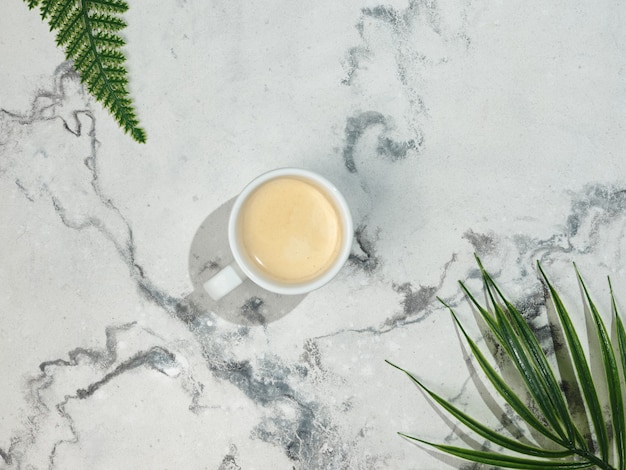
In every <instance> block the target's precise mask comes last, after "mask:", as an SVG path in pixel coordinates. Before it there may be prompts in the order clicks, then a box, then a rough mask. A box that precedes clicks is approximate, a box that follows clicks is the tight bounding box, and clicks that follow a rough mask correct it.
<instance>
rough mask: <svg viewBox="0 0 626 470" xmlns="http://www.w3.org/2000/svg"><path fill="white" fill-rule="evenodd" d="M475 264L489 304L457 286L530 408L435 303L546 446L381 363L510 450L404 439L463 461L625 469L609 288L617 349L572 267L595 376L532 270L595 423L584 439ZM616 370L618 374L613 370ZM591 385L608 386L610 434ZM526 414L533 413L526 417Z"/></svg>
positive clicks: (620, 329)
mask: <svg viewBox="0 0 626 470" xmlns="http://www.w3.org/2000/svg"><path fill="white" fill-rule="evenodd" d="M477 262H478V265H479V267H480V270H481V273H482V277H483V283H484V286H485V291H486V293H487V297H488V300H489V304H490V305H489V306H483V305H481V304H480V303H479V302H478V301H477V300H476V298H475V297H474V296H473V295H472V294H471V292H470V291H469V290H468V289H467V287H466V286H465V285H464V284H463V283H461V288H462V289H463V291H464V292H465V293H466V295H467V298H468V299H469V301H470V303H471V304H472V305H473V306H474V307H475V308H476V309H477V311H478V313H479V314H480V316H481V318H482V320H483V321H484V322H485V324H486V325H487V326H488V328H489V329H490V331H491V332H492V333H493V336H494V338H495V341H496V342H497V344H498V345H500V346H501V347H502V349H503V350H504V351H505V352H506V354H507V357H508V360H509V361H510V364H511V365H512V366H514V368H515V370H517V373H518V374H519V377H520V378H521V384H522V385H523V386H524V388H525V391H526V394H527V396H528V397H530V398H529V399H530V400H531V402H532V404H533V405H534V406H532V407H530V406H527V405H526V404H525V403H524V402H523V400H522V399H521V398H520V397H519V396H518V395H517V394H516V392H514V390H513V389H512V388H511V386H510V385H509V384H508V383H507V380H506V379H505V378H504V377H503V376H502V375H500V374H499V373H498V372H497V371H496V368H495V367H493V366H492V365H491V364H490V361H489V360H488V359H487V357H486V356H485V354H484V353H483V352H482V351H481V349H480V348H479V347H478V345H477V344H476V342H474V341H473V340H472V339H471V338H470V337H469V335H468V334H467V332H466V331H465V329H464V327H463V325H462V324H461V322H460V321H459V318H458V316H457V315H456V313H455V312H454V310H453V309H452V308H451V307H449V306H448V305H446V304H445V302H443V301H441V302H442V303H443V304H444V305H445V306H446V307H448V309H449V310H450V312H451V314H452V317H453V319H454V321H455V323H456V325H457V327H458V328H459V330H460V331H461V333H462V334H463V337H464V339H465V341H466V342H467V344H468V345H469V348H470V350H471V352H472V354H473V355H474V357H475V359H476V361H477V363H478V364H479V365H480V367H481V369H482V370H483V372H484V373H485V376H486V377H487V378H488V380H489V381H490V382H491V383H492V384H493V386H494V389H495V391H496V392H497V393H498V394H499V395H500V396H501V397H502V398H503V399H504V400H505V401H506V403H508V404H509V406H510V407H511V409H512V410H513V411H514V412H515V413H516V414H517V415H518V417H519V418H520V419H521V420H522V421H523V422H525V423H526V425H527V426H528V427H529V429H535V430H537V431H538V432H540V433H541V435H542V436H543V438H544V442H540V441H537V442H538V444H530V443H528V441H522V440H521V439H517V438H511V437H508V436H504V435H502V434H500V433H498V432H496V431H495V430H493V429H491V428H490V427H489V426H487V425H485V424H483V423H481V422H480V421H478V420H477V419H475V418H472V417H471V416H470V415H469V414H467V413H465V412H463V411H461V410H460V409H458V408H456V407H455V406H454V405H453V404H452V403H450V402H449V401H446V400H445V399H443V398H442V397H441V396H440V395H438V394H437V393H435V392H434V391H432V390H431V389H430V388H428V387H427V386H426V385H424V383H423V382H422V381H421V380H419V379H418V378H417V377H416V376H415V375H413V374H411V373H410V372H408V371H407V370H405V369H403V368H401V367H400V366H397V365H395V364H392V363H391V362H389V361H387V362H388V363H389V364H390V365H392V366H393V367H395V368H397V369H399V370H401V371H402V372H404V373H405V374H406V375H407V376H408V377H409V378H410V379H411V380H412V381H413V382H414V383H415V384H416V385H417V386H418V387H420V388H421V389H422V390H423V391H424V392H425V393H426V394H427V395H428V396H429V397H430V398H431V399H432V400H433V401H434V402H435V403H437V404H438V405H439V406H440V407H441V408H443V410H445V411H446V412H448V413H449V414H450V415H452V416H453V417H454V418H456V419H457V420H458V421H460V422H461V423H462V424H463V425H465V426H466V427H467V428H468V429H469V430H470V431H473V432H474V433H476V434H478V435H479V436H481V437H483V438H485V439H487V441H489V442H491V443H493V444H496V445H497V446H499V447H500V448H503V449H507V450H508V451H509V452H508V453H503V452H499V451H497V452H490V451H489V452H485V451H483V450H475V449H465V448H461V447H454V446H448V445H442V444H436V443H431V442H428V441H424V440H422V439H419V438H417V437H412V436H409V435H407V434H404V433H400V434H401V435H402V436H404V437H407V438H409V439H412V440H415V441H417V442H420V443H422V444H426V445H429V446H432V447H434V448H436V449H439V450H440V451H442V452H445V453H448V454H450V455H454V456H456V457H460V458H462V459H465V460H470V461H473V462H478V463H483V464H487V465H495V466H498V467H503V468H519V469H548V468H564V469H566V468H572V469H574V468H591V467H594V468H601V469H604V470H616V469H619V470H625V465H626V457H625V453H626V451H625V448H626V441H625V439H626V416H625V414H624V409H625V406H624V401H623V393H624V390H623V386H622V384H623V383H624V382H623V380H622V378H623V377H626V330H625V329H624V325H623V322H622V319H621V318H620V316H619V314H618V312H617V307H616V304H615V297H614V295H613V290H612V287H611V301H612V307H613V311H614V319H615V329H616V337H617V340H616V344H613V343H612V341H611V337H610V335H609V333H608V331H607V329H606V327H605V325H604V323H603V321H602V318H601V316H600V313H599V312H598V309H597V308H596V306H595V304H594V303H593V301H592V300H591V296H590V295H589V292H588V290H587V287H586V285H585V283H584V282H583V279H582V277H581V276H580V273H579V272H578V270H577V269H576V275H577V277H578V280H579V282H580V285H581V287H582V290H583V292H584V296H585V300H586V303H587V306H588V311H589V316H590V320H591V325H592V329H594V330H595V334H596V335H597V338H598V344H599V350H600V351H599V353H600V357H601V363H602V369H603V370H602V371H600V373H598V374H595V375H596V376H594V375H593V374H592V373H591V368H590V366H589V361H588V358H587V357H586V354H585V352H584V349H583V347H582V344H581V341H580V338H579V335H578V333H577V331H576V328H575V327H574V324H573V322H572V321H571V318H570V316H569V313H568V311H567V310H566V308H565V306H564V305H563V302H562V301H561V298H560V296H559V294H558V292H557V291H556V289H555V288H554V286H553V285H552V284H551V283H550V281H549V280H548V278H547V276H546V275H545V273H544V271H543V269H542V268H541V266H540V265H538V269H539V272H540V273H541V276H542V279H543V280H544V282H545V284H546V286H547V288H548V290H549V292H550V297H551V300H552V304H553V306H554V309H555V311H556V314H557V316H558V318H559V322H560V325H561V328H562V330H563V333H564V337H565V339H566V342H567V351H568V353H569V356H570V359H571V361H572V364H573V366H574V370H575V371H576V381H577V383H576V384H575V385H576V386H577V387H578V388H579V389H580V390H581V392H582V399H583V406H584V407H585V410H586V412H587V416H588V417H589V419H590V421H591V423H592V425H593V426H592V430H591V432H592V435H591V436H584V434H583V432H582V431H581V430H580V429H579V428H578V427H577V425H576V424H575V422H574V419H573V417H572V414H571V411H570V409H572V405H573V404H570V403H568V401H567V397H566V395H565V394H564V393H563V391H562V390H561V386H560V383H559V380H558V378H557V374H556V373H555V371H554V370H553V369H552V367H551V366H550V363H549V361H548V359H547V357H546V355H545V353H544V352H543V350H542V348H541V346H540V345H539V342H538V341H537V339H536V337H535V335H534V334H533V332H532V330H531V329H530V327H529V326H528V324H527V323H526V322H525V320H524V318H523V316H522V314H521V313H520V312H519V311H518V309H517V308H516V307H515V306H514V305H513V304H512V303H511V302H509V301H508V300H507V299H506V297H505V296H504V295H503V294H502V291H501V290H500V289H499V288H498V286H497V285H496V283H495V282H494V280H493V279H492V278H491V276H489V274H488V273H487V272H486V271H485V270H484V268H483V266H482V264H481V263H480V260H479V259H478V258H477ZM609 285H610V281H609ZM440 300H441V299H440ZM620 364H621V375H620V370H619V369H620ZM594 380H596V381H598V380H603V381H605V383H606V387H605V388H604V387H603V388H602V389H603V390H604V389H606V390H607V393H608V396H607V397H606V402H607V403H608V404H609V410H608V411H607V414H609V413H610V423H611V426H612V433H610V432H609V431H608V430H607V425H606V421H607V420H606V418H605V413H604V412H603V410H602V406H601V405H600V403H601V397H600V393H599V392H598V390H599V389H598V387H596V385H595V383H594ZM531 408H533V409H535V410H536V411H534V412H533V411H531ZM588 441H592V442H594V443H595V444H596V445H597V449H594V448H592V447H590V446H589V444H588ZM511 452H512V454H511Z"/></svg>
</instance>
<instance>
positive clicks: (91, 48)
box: [25, 0, 146, 143]
mask: <svg viewBox="0 0 626 470" xmlns="http://www.w3.org/2000/svg"><path fill="white" fill-rule="evenodd" d="M25 1H26V3H27V5H28V7H29V8H30V9H33V8H35V7H39V10H40V13H41V17H42V19H44V20H45V21H47V22H48V24H49V26H50V30H51V31H55V32H56V43H57V45H58V46H59V47H62V48H63V49H65V54H66V57H67V58H68V59H70V60H72V62H73V63H74V68H75V69H76V71H77V72H78V74H79V75H80V78H81V81H82V82H83V83H84V84H85V86H86V87H87V90H88V91H89V93H91V95H92V96H93V97H94V98H95V99H96V100H98V101H99V102H100V103H101V104H102V105H103V106H104V107H105V108H106V109H108V111H109V112H110V113H111V114H112V115H113V116H114V117H115V119H116V120H117V122H118V124H119V125H120V127H121V128H122V129H123V130H124V131H125V132H127V133H129V134H130V135H131V137H132V138H133V139H135V140H136V141H137V142H141V143H145V141H146V133H145V131H144V130H143V129H142V128H141V127H139V120H138V119H137V116H136V113H135V109H134V107H133V103H132V100H131V99H130V93H129V92H128V70H127V69H126V67H125V66H124V64H125V62H126V57H125V56H124V53H123V52H122V50H121V49H122V47H124V45H125V44H126V42H125V41H124V38H123V37H122V36H121V35H120V34H119V33H120V32H121V31H122V30H123V29H124V28H126V22H125V21H124V19H123V18H121V16H120V15H122V14H123V13H125V12H126V11H127V10H128V4H127V3H126V1H125V0H25Z"/></svg>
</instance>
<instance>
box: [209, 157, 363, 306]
mask: <svg viewBox="0 0 626 470" xmlns="http://www.w3.org/2000/svg"><path fill="white" fill-rule="evenodd" d="M282 177H293V178H296V179H299V180H302V181H305V182H308V183H309V184H311V185H312V186H314V187H316V188H317V189H318V190H319V191H320V192H323V194H325V195H326V198H327V199H328V201H330V202H331V203H332V205H333V206H334V208H335V210H336V213H337V216H338V219H339V224H340V227H341V234H342V235H341V240H340V246H339V248H338V254H337V255H336V257H335V258H334V261H332V263H330V265H329V266H328V267H327V269H325V270H324V271H323V272H321V273H319V274H318V275H317V276H316V277H314V278H313V279H310V280H307V281H302V282H282V281H279V280H277V279H275V278H273V277H272V276H270V275H268V274H267V273H265V272H263V271H262V270H261V269H259V267H258V266H257V265H255V263H254V262H253V261H252V260H251V259H250V257H249V256H248V255H247V254H246V249H245V247H244V246H243V242H242V240H241V238H242V236H241V227H240V224H241V221H240V213H241V210H242V206H243V205H244V204H245V203H246V201H247V200H248V198H249V197H250V195H251V194H252V193H254V191H255V190H257V189H258V188H259V187H261V186H262V185H264V184H265V183H267V182H269V181H271V180H273V179H277V178H282ZM352 238H353V225H352V216H351V215H350V209H349V207H348V204H347V202H346V200H345V198H344V197H343V195H342V194H341V193H340V192H339V190H337V188H336V187H335V186H334V185H333V184H332V183H331V182H330V181H328V180H327V179H326V178H324V177H322V176H320V175H318V174H317V173H314V172H312V171H308V170H303V169H300V168H280V169H277V170H272V171H269V172H267V173H264V174H262V175H260V176H258V177H257V178H255V179H254V180H253V181H252V182H250V183H249V184H248V185H247V186H246V187H245V188H244V189H243V191H242V192H241V193H240V194H239V196H237V199H236V200H235V204H234V205H233V208H232V209H231V213H230V218H229V221H228V242H229V244H230V249H231V251H232V254H233V257H234V258H235V260H234V261H233V262H232V263H231V264H229V265H228V266H226V267H225V268H223V269H222V270H221V271H219V272H218V273H217V274H215V275H214V276H213V277H212V278H211V279H209V280H208V281H207V282H205V283H204V288H205V290H206V291H207V293H208V294H209V295H210V296H211V298H213V300H219V299H221V298H222V297H224V296H225V295H226V294H228V293H229V292H231V291H232V290H234V289H235V288H236V287H238V286H239V285H241V283H242V282H243V281H244V280H246V279H250V280H251V281H252V282H254V283H255V284H257V285H259V286H260V287H262V288H264V289H266V290H268V291H270V292H274V293H276V294H282V295H300V294H306V293H308V292H311V291H313V290H315V289H318V288H320V287H322V286H323V285H324V284H326V283H328V282H329V281H330V280H331V279H332V278H333V277H335V275H337V273H338V272H339V271H340V270H341V268H342V266H343V265H344V264H345V262H346V260H347V259H348V256H349V255H350V249H351V246H352Z"/></svg>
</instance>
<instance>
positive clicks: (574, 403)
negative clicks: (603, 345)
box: [541, 279, 593, 445]
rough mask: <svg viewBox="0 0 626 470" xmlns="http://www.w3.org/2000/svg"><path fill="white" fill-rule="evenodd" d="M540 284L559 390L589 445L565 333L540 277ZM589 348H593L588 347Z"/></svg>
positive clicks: (583, 403)
mask: <svg viewBox="0 0 626 470" xmlns="http://www.w3.org/2000/svg"><path fill="white" fill-rule="evenodd" d="M541 286H542V288H543V292H544V296H545V298H546V316H547V318H548V325H549V326H550V333H551V337H552V345H553V348H554V360H555V363H556V371H558V377H559V378H560V386H561V391H562V392H563V395H564V396H565V400H566V402H567V406H568V408H569V411H570V414H571V416H572V419H573V421H574V424H575V425H576V427H577V428H578V429H579V430H580V432H581V433H582V435H583V436H584V437H585V439H587V440H588V443H589V444H590V445H591V428H590V422H589V418H588V416H587V412H586V408H585V402H584V399H583V395H582V391H581V388H580V385H579V382H578V377H577V375H576V371H575V367H574V363H573V360H572V356H571V353H570V350H569V346H568V344H567V340H566V338H565V333H564V332H563V328H562V326H561V322H560V320H559V317H558V314H557V312H556V307H555V305H554V301H553V300H552V298H551V297H550V292H549V289H548V286H547V285H546V284H545V282H544V281H543V279H541ZM581 290H582V287H581ZM581 295H582V296H583V305H584V306H585V307H584V309H585V317H586V318H587V317H588V307H587V305H586V302H585V301H584V294H583V292H582V291H581ZM587 326H588V325H587ZM590 349H593V348H591V347H590ZM544 352H545V351H544Z"/></svg>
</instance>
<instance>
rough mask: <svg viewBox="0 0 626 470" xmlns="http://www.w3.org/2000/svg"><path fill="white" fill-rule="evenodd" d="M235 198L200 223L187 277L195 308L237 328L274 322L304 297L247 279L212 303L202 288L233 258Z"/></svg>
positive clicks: (190, 256)
mask: <svg viewBox="0 0 626 470" xmlns="http://www.w3.org/2000/svg"><path fill="white" fill-rule="evenodd" d="M235 199H236V198H235V197H233V198H232V199H230V200H229V201H227V202H225V203H224V204H222V205H221V206H220V207H218V208H217V209H216V210H215V211H213V212H212V213H211V214H209V215H208V217H207V218H206V219H204V221H203V222H202V224H201V225H200V227H199V228H198V230H197V231H196V234H195V236H194V238H193V241H192V242H191V248H190V251H189V276H190V278H191V283H192V285H193V289H194V291H193V294H192V295H191V297H192V298H191V299H190V300H192V301H193V303H194V304H195V306H196V308H198V309H199V310H201V311H204V312H211V313H213V314H215V315H218V316H220V317H221V318H223V319H225V320H227V321H229V322H232V323H236V324H240V325H266V324H268V323H271V322H273V321H276V320H278V319H280V318H282V317H284V316H285V315H287V314H288V313H289V312H291V311H292V310H293V309H295V308H296V307H297V306H298V304H299V303H300V302H302V300H303V299H304V298H305V297H306V294H302V295H279V294H274V293H272V292H269V291H267V290H265V289H263V288H261V287H259V286H258V285H256V284H255V283H254V282H252V281H251V280H250V279H246V280H245V281H244V282H243V284H241V286H239V287H238V288H236V289H234V290H233V291H231V292H230V293H229V294H227V295H226V296H224V297H222V298H221V299H220V300H219V301H215V300H213V299H212V298H211V297H210V296H209V294H208V293H207V292H206V290H205V289H204V287H203V285H204V283H205V282H206V281H208V280H209V279H210V278H211V277H213V276H214V275H215V274H216V273H218V272H219V271H220V270H221V269H222V268H224V267H225V266H228V265H229V264H230V263H232V262H233V260H234V258H233V255H232V253H231V250H230V246H229V244H228V218H229V216H230V211H231V208H232V207H233V204H234V203H235Z"/></svg>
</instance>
